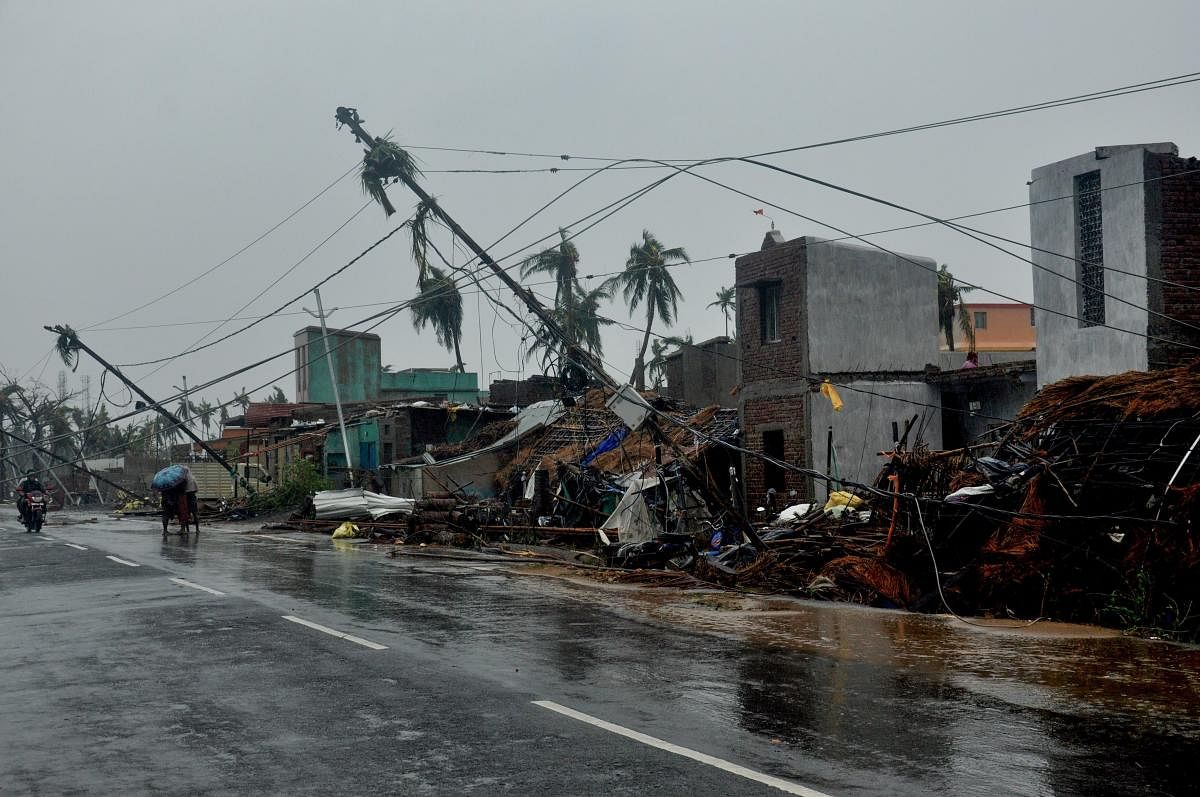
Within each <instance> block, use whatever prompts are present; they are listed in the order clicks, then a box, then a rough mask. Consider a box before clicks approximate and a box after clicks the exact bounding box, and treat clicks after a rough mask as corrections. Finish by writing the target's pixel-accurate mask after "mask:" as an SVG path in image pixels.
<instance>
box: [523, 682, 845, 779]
mask: <svg viewBox="0 0 1200 797" xmlns="http://www.w3.org/2000/svg"><path fill="white" fill-rule="evenodd" d="M533 704H534V705H535V706H541V707H542V708H547V709H550V710H551V711H556V712H558V713H559V714H562V715H563V716H566V717H570V718H571V719H576V720H579V721H580V722H586V723H587V724H588V725H594V726H596V727H597V728H602V729H604V730H606V731H608V732H609V733H615V734H617V735H618V736H624V737H625V738H626V739H633V740H634V741H635V742H641V743H642V744H647V745H650V746H651V747H657V748H658V749H659V750H666V751H667V752H668V753H674V754H675V755H681V756H683V757H684V758H690V759H692V760H693V761H699V762H700V763H701V764H708V765H709V766H710V767H716V768H717V769H721V770H724V771H725V772H729V773H731V774H734V775H739V776H741V777H743V778H746V779H748V780H753V781H755V782H756V783H762V784H764V785H766V786H770V787H772V788H775V789H779V790H780V791H782V792H786V793H788V794H799V795H801V796H802V797H829V795H827V794H825V793H824V792H819V791H817V790H816V789H810V788H808V787H807V786H802V785H800V784H799V783H793V782H792V781H790V780H784V779H783V778H777V777H775V776H773V775H767V774H764V773H762V772H756V771H754V770H753V769H747V768H746V767H744V766H741V765H740V764H734V763H731V762H729V761H726V760H724V759H722V758H717V757H716V756H711V755H708V754H707V753H701V752H700V751H698V750H692V749H690V748H687V747H680V746H679V745H677V744H671V743H670V742H666V741H663V740H662V739H657V738H655V737H653V736H648V735H646V734H644V733H639V732H638V731H634V730H630V729H629V728H625V727H622V726H620V725H614V724H613V723H611V722H605V721H604V720H602V719H598V718H596V717H593V716H591V715H589V714H584V713H583V712H581V711H576V710H575V709H573V708H567V707H566V706H563V705H559V704H558V703H555V702H553V701H550V700H534V701H533Z"/></svg>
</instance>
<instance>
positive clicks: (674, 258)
mask: <svg viewBox="0 0 1200 797" xmlns="http://www.w3.org/2000/svg"><path fill="white" fill-rule="evenodd" d="M690 262H691V261H690V260H689V259H688V255H687V252H685V251H684V250H683V247H678V246H677V247H675V248H673V249H668V248H666V247H665V246H663V245H662V243H661V242H660V241H659V240H658V239H657V238H655V237H654V234H653V233H651V232H650V231H649V230H643V231H642V241H641V243H634V244H633V245H632V246H630V247H629V259H628V260H626V261H625V270H624V271H623V272H621V273H620V274H618V275H617V276H616V277H614V278H613V279H614V280H615V281H616V284H618V285H620V286H621V288H622V289H623V291H622V292H623V295H624V297H625V301H626V302H628V303H629V314H630V315H631V316H632V315H633V314H634V312H636V311H637V309H638V306H639V305H641V304H643V303H644V304H645V306H646V331H645V333H644V334H643V335H642V346H641V348H640V349H638V354H637V358H636V359H634V361H633V375H632V376H633V384H634V386H635V387H636V388H637V389H638V390H645V389H646V349H647V348H648V347H649V346H650V333H651V328H652V327H653V326H654V319H655V318H657V319H658V320H660V321H662V323H664V324H667V325H670V324H671V323H672V322H673V321H674V320H675V315H676V313H677V312H678V310H679V299H680V298H681V297H682V296H683V292H682V291H680V290H679V286H678V285H676V284H675V279H674V277H672V276H671V269H670V266H671V265H673V264H676V263H690Z"/></svg>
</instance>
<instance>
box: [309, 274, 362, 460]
mask: <svg viewBox="0 0 1200 797" xmlns="http://www.w3.org/2000/svg"><path fill="white" fill-rule="evenodd" d="M313 295H314V296H316V297H317V312H315V313H314V312H313V311H312V310H309V309H308V308H307V307H305V308H303V309H304V312H306V313H308V314H309V315H311V316H314V317H316V318H317V319H318V320H320V322H321V342H322V343H324V344H325V364H326V365H327V366H329V384H330V385H332V386H333V403H334V405H335V406H336V407H337V416H338V428H339V429H341V430H342V449H343V450H344V451H345V452H346V477H347V478H352V477H351V474H353V473H354V457H353V455H352V454H351V453H350V438H349V437H348V436H347V435H346V417H345V416H344V415H343V414H342V396H341V391H339V390H338V380H337V371H336V370H335V369H334V367H333V354H332V353H331V352H330V351H329V330H328V329H327V328H326V327H325V318H326V317H327V316H326V314H325V308H324V307H323V306H322V305H321V289H320V288H313ZM334 310H337V308H336V307H335V308H333V310H330V311H329V315H333V312H334ZM304 367H305V368H307V367H308V364H307V363H305V366H304ZM327 467H328V466H327Z"/></svg>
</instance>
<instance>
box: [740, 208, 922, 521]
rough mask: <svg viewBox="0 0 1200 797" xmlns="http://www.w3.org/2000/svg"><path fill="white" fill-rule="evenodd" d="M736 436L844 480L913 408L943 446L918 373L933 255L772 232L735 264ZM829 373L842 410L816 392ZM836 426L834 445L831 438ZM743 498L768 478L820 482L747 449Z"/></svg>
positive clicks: (803, 485)
mask: <svg viewBox="0 0 1200 797" xmlns="http://www.w3.org/2000/svg"><path fill="white" fill-rule="evenodd" d="M735 267H736V274H737V276H736V285H737V308H738V309H737V320H738V342H739V344H740V346H741V357H742V389H741V391H740V395H739V398H740V410H741V423H742V430H743V440H744V444H745V445H746V446H747V447H748V448H750V449H753V450H756V451H761V452H763V453H765V454H767V455H768V456H771V457H774V458H776V459H780V460H785V461H787V462H790V463H793V464H796V465H800V466H802V467H808V468H815V469H818V470H821V471H824V470H825V468H826V463H827V462H830V463H833V464H834V466H835V467H836V469H837V471H838V475H839V476H840V477H841V478H844V479H848V480H855V481H870V480H871V479H872V478H873V477H874V475H875V474H876V473H877V471H878V464H879V460H878V458H877V457H876V456H875V454H876V452H878V451H880V450H883V449H887V448H889V447H890V446H891V441H892V423H893V422H894V421H895V422H897V423H898V424H899V425H900V426H901V427H903V425H904V423H905V421H907V420H908V419H911V418H912V417H913V416H914V415H916V416H918V417H917V421H916V422H915V424H914V429H913V432H912V434H911V435H910V444H911V442H912V441H913V439H914V438H915V437H916V436H917V435H918V434H919V435H920V436H921V438H922V439H923V440H925V441H927V442H928V443H929V444H930V445H931V446H933V447H938V446H940V444H941V437H942V432H941V411H940V406H941V405H940V398H939V392H938V388H937V387H936V386H934V385H932V384H930V383H929V382H928V381H927V379H926V365H927V364H929V363H930V362H931V361H932V360H933V359H934V358H935V357H936V355H937V349H938V318H937V276H936V275H935V273H934V270H935V268H936V264H935V262H934V261H933V260H931V259H929V258H924V257H914V256H908V255H899V256H898V255H891V254H888V253H886V252H882V251H879V250H877V249H872V248H869V247H865V246H859V245H854V244H847V243H843V242H833V241H826V240H823V239H820V238H814V237H809V236H806V237H803V238H797V239H795V240H792V241H785V240H784V239H783V236H782V235H781V234H780V233H779V232H778V231H776V230H772V231H771V233H769V234H768V235H767V237H766V239H765V240H764V241H763V245H762V249H761V250H760V251H758V252H754V253H751V254H748V255H743V256H742V257H739V258H738V259H737V261H736V265H735ZM825 377H829V378H831V379H832V380H833V381H835V382H839V383H842V384H845V385H847V386H848V387H849V388H850V389H845V388H843V389H840V393H841V398H842V400H843V402H844V408H843V410H842V411H841V412H835V411H834V410H833V407H832V403H831V401H830V400H829V399H828V398H827V397H825V396H824V395H822V394H821V393H820V392H819V391H820V381H821V380H822V379H823V378H825ZM830 427H832V429H833V452H832V454H830V452H829V451H828V447H827V444H826V443H827V439H828V435H829V429H830ZM744 465H745V472H744V478H745V484H746V493H747V498H748V499H750V501H752V502H753V501H757V500H761V497H762V496H763V494H764V493H765V491H766V490H767V488H769V487H774V488H776V489H779V490H784V491H786V490H792V489H795V490H797V492H798V493H799V494H801V495H808V496H815V495H817V494H818V492H820V493H822V494H823V492H824V488H823V487H821V488H818V485H819V482H814V480H812V479H810V478H806V477H800V476H798V475H797V474H795V473H790V472H785V471H783V470H782V469H780V468H777V467H774V466H771V465H769V464H764V463H763V462H762V461H761V460H759V459H757V458H754V457H748V458H746V461H745V463H744Z"/></svg>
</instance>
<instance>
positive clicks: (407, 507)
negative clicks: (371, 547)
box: [313, 488, 417, 520]
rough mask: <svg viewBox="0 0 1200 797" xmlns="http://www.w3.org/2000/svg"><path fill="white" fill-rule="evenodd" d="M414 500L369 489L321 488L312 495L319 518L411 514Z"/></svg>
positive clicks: (374, 517) (376, 517)
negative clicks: (397, 513) (381, 493)
mask: <svg viewBox="0 0 1200 797" xmlns="http://www.w3.org/2000/svg"><path fill="white" fill-rule="evenodd" d="M416 503H417V502H416V501H415V500H413V499H412V498H394V497H393V496H390V495H380V494H379V493H373V492H371V491H370V490H360V489H356V488H352V489H349V490H322V491H321V492H319V493H317V494H316V495H314V496H313V505H314V506H315V507H316V508H317V518H318V519H319V520H353V519H355V518H364V517H369V518H371V519H372V520H375V519H378V518H381V517H383V516H384V515H391V514H394V513H396V512H401V513H403V514H406V515H411V514H412V511H413V507H414V506H415V505H416Z"/></svg>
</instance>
